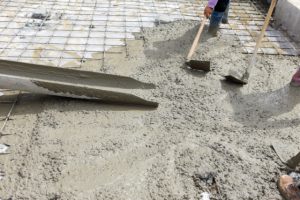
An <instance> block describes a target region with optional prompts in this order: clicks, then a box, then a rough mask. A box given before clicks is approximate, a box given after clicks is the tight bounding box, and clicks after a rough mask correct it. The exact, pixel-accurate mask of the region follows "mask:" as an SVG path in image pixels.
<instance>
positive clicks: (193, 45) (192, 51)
mask: <svg viewBox="0 0 300 200" xmlns="http://www.w3.org/2000/svg"><path fill="white" fill-rule="evenodd" d="M205 22H206V17H203V19H202V23H201V26H200V27H199V30H198V33H197V35H196V37H195V39H194V42H193V44H192V47H191V49H190V51H189V54H188V56H187V57H186V59H187V60H191V58H192V56H193V54H194V52H195V49H196V47H197V45H198V42H199V39H200V36H201V33H202V31H203V29H204V26H205Z"/></svg>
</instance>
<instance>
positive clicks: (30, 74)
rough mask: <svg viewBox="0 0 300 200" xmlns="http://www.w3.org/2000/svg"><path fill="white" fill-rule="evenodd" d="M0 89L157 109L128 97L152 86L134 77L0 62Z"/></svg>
mask: <svg viewBox="0 0 300 200" xmlns="http://www.w3.org/2000/svg"><path fill="white" fill-rule="evenodd" d="M0 88H5V89H13V90H22V91H28V92H32V93H40V94H49V95H55V96H64V97H71V98H80V99H93V100H101V101H105V102H118V103H126V104H136V105H145V106H154V107H157V106H158V103H156V102H152V101H147V100H145V99H143V98H140V97H138V96H136V95H133V94H131V93H132V92H133V91H135V90H141V89H142V90H144V89H154V88H155V85H153V84H149V83H144V82H140V81H138V80H135V79H133V78H129V77H125V76H117V75H111V74H103V73H96V72H88V71H82V70H73V69H63V68H56V67H50V66H44V65H35V64H29V63H20V62H14V61H6V60H0Z"/></svg>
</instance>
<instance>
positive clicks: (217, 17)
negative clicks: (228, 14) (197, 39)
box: [208, 10, 224, 35]
mask: <svg viewBox="0 0 300 200" xmlns="http://www.w3.org/2000/svg"><path fill="white" fill-rule="evenodd" d="M223 15H224V12H217V11H215V10H214V11H213V13H212V14H211V16H210V22H209V28H208V33H209V34H211V35H216V34H217V32H218V30H219V26H220V23H221V20H222V17H223Z"/></svg>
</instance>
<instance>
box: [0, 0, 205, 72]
mask: <svg viewBox="0 0 300 200" xmlns="http://www.w3.org/2000/svg"><path fill="white" fill-rule="evenodd" d="M0 5H1V6H0V9H1V10H2V12H1V13H0V32H1V33H0V49H1V51H0V59H7V60H19V61H24V62H31V63H43V64H49V65H54V66H63V67H76V66H77V67H78V66H79V67H80V66H81V64H82V63H83V62H84V61H85V60H104V56H105V52H107V51H108V50H109V49H111V48H112V47H124V48H125V49H126V43H127V41H128V40H132V39H134V35H133V34H134V33H136V32H139V31H140V30H141V28H143V27H152V26H154V25H155V23H157V22H158V23H160V22H161V21H174V20H179V19H194V20H195V19H198V14H197V13H198V12H199V11H200V10H201V9H203V6H199V2H188V3H187V2H185V1H183V0H176V1H155V0H140V1H126V0H123V1H108V0H107V1H101V3H99V2H97V1H93V0H90V1H87V0H81V1H80V0H79V1H78V0H76V1H74V0H67V1H66V0H52V1H35V0H32V1H23V0H12V1H11V0H4V1H2V2H1V3H0ZM108 52H109V51H108ZM115 53H117V52H115Z"/></svg>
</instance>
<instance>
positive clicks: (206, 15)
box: [204, 6, 213, 18]
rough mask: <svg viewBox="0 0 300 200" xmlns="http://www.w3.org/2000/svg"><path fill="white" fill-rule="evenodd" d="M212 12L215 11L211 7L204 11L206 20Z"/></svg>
mask: <svg viewBox="0 0 300 200" xmlns="http://www.w3.org/2000/svg"><path fill="white" fill-rule="evenodd" d="M212 12H213V9H212V8H211V7H209V6H206V7H205V9H204V16H205V17H206V18H209V17H210V15H211V13H212Z"/></svg>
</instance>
